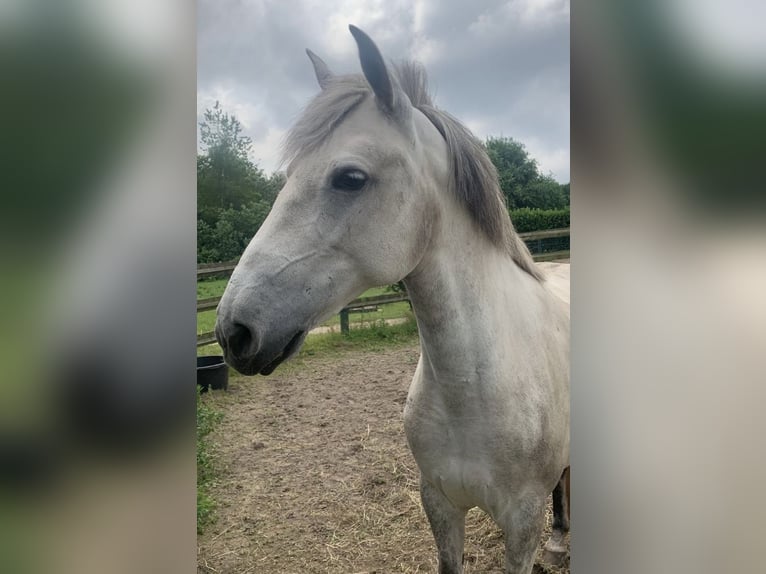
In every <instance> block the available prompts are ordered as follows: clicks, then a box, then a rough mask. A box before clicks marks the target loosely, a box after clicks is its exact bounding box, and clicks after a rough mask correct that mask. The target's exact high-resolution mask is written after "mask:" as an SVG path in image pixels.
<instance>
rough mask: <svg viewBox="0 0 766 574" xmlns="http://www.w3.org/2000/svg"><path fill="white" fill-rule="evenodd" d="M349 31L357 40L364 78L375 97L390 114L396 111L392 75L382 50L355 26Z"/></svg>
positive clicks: (350, 26)
mask: <svg viewBox="0 0 766 574" xmlns="http://www.w3.org/2000/svg"><path fill="white" fill-rule="evenodd" d="M348 29H349V30H351V34H352V35H353V36H354V40H356V45H357V46H358V48H359V60H360V61H361V63H362V71H363V72H364V77H365V78H367V82H369V84H370V87H371V88H372V91H373V92H374V93H375V97H376V98H377V99H378V102H380V104H381V106H382V107H383V108H384V109H386V110H388V111H389V112H392V111H394V108H395V100H396V97H395V96H396V94H395V91H394V83H393V81H392V78H391V75H390V74H389V73H388V68H387V67H386V63H385V62H384V61H383V56H381V54H380V50H378V47H377V46H376V45H375V42H373V41H372V39H371V38H370V37H369V36H368V35H367V34H365V33H364V32H362V31H361V30H360V29H359V28H357V27H356V26H354V25H349V27H348Z"/></svg>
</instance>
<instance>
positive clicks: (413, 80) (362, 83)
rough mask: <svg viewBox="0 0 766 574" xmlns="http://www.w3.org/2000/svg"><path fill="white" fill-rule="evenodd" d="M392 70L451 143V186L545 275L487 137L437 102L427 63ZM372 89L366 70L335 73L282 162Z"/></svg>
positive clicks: (315, 142) (485, 225)
mask: <svg viewBox="0 0 766 574" xmlns="http://www.w3.org/2000/svg"><path fill="white" fill-rule="evenodd" d="M392 71H393V73H394V75H395V76H396V79H397V80H398V83H399V86H400V87H401V88H402V90H403V91H404V93H405V94H406V95H407V97H408V98H409V100H410V102H411V103H412V106H413V107H414V108H416V109H418V110H420V112H421V113H423V115H425V116H426V118H428V120H429V121H430V122H431V123H432V124H433V125H434V127H435V128H436V129H437V130H438V131H439V133H440V134H441V135H442V137H443V138H444V141H445V142H446V143H447V150H448V152H447V153H448V154H449V157H450V164H451V165H452V174H451V182H450V183H451V185H450V187H451V190H452V193H454V194H455V196H456V197H457V199H458V200H459V201H460V203H462V204H463V206H465V208H466V209H467V210H468V212H469V213H470V214H471V216H472V217H473V219H474V221H475V222H476V224H477V225H478V226H479V228H480V229H481V230H482V232H483V233H484V234H485V235H486V237H487V238H488V239H489V240H490V241H491V242H492V243H493V244H494V245H496V246H497V247H499V248H501V249H502V250H504V251H505V252H506V253H508V254H509V255H510V257H511V259H512V260H513V261H514V262H515V263H516V264H517V265H518V266H519V267H520V268H521V269H522V270H524V271H526V272H527V273H529V275H531V276H532V277H534V278H535V279H537V280H538V281H542V280H543V274H542V272H541V271H540V270H539V269H538V268H537V266H536V265H535V263H534V260H533V259H532V256H531V255H530V254H529V249H527V246H526V244H525V243H524V242H523V241H522V240H521V238H520V237H519V236H518V234H517V233H516V231H515V230H514V228H513V223H512V222H511V218H510V215H509V214H508V209H507V206H506V203H505V197H504V196H503V193H502V191H501V190H500V184H499V182H498V177H497V170H496V169H495V166H494V164H493V163H492V161H491V160H490V159H489V156H488V155H487V152H486V150H485V148H484V146H483V145H482V143H481V142H480V141H479V140H478V139H477V138H476V137H475V136H474V135H473V134H472V133H471V132H470V131H469V130H468V128H466V127H465V126H464V125H463V124H462V123H461V122H460V121H459V120H458V119H456V118H455V117H453V116H452V115H451V114H449V113H447V112H445V111H443V110H440V109H439V108H437V107H436V106H434V104H433V100H432V98H431V95H430V93H429V91H428V82H427V76H426V72H425V69H424V68H423V66H422V65H420V64H418V63H416V62H401V63H399V64H396V65H394V66H393V68H392ZM371 94H372V91H371V90H370V86H369V84H368V83H367V80H366V79H365V78H364V76H362V75H361V74H360V75H348V76H334V77H333V78H331V80H330V81H329V82H328V84H327V85H326V86H325V88H324V89H323V90H322V91H321V92H320V93H319V94H318V95H317V96H316V97H315V98H314V99H313V100H311V102H309V104H308V106H307V107H306V108H305V110H304V111H303V113H302V114H301V116H300V118H299V119H298V121H297V122H296V123H295V125H294V126H293V128H292V129H291V130H290V131H289V132H288V134H287V137H286V138H285V140H284V144H283V146H282V164H285V163H288V164H289V163H292V162H294V161H295V160H297V159H298V158H300V157H302V156H304V155H305V154H307V153H309V152H311V151H313V150H315V149H316V148H317V147H319V145H321V143H322V142H324V141H325V140H326V139H327V138H328V137H329V136H330V134H331V133H332V132H333V130H334V129H335V128H336V127H337V126H338V125H339V124H340V123H341V122H342V121H343V120H344V118H346V117H347V116H348V115H349V114H350V113H351V112H352V111H353V110H354V109H355V108H356V107H357V106H358V105H359V104H360V103H361V102H362V101H363V100H364V99H365V98H366V97H368V96H370V95H371Z"/></svg>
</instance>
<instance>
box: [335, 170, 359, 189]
mask: <svg viewBox="0 0 766 574" xmlns="http://www.w3.org/2000/svg"><path fill="white" fill-rule="evenodd" d="M366 183H367V174H365V173H364V172H363V171H361V170H358V169H347V170H344V171H340V172H338V173H336V174H335V175H333V176H332V186H333V187H334V188H335V189H341V190H343V191H359V190H360V189H362V188H363V187H364V186H365V184H366Z"/></svg>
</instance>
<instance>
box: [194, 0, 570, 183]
mask: <svg viewBox="0 0 766 574" xmlns="http://www.w3.org/2000/svg"><path fill="white" fill-rule="evenodd" d="M348 24H355V25H357V26H359V27H360V28H362V29H363V30H364V31H365V32H367V33H368V34H369V35H370V36H371V37H372V38H373V40H374V41H375V42H376V44H377V45H378V47H379V48H380V50H381V52H382V53H383V56H384V57H385V58H387V59H389V60H394V61H396V60H401V59H407V58H409V59H416V60H419V61H420V62H421V63H423V64H424V65H425V67H426V69H427V71H428V74H429V78H430V84H431V90H432V92H433V93H434V94H435V101H436V105H437V106H439V107H440V108H442V109H444V110H446V111H448V112H450V113H452V114H453V115H454V116H456V117H457V118H459V119H460V120H462V121H463V122H464V123H465V124H466V125H468V127H469V128H470V129H471V130H472V131H473V132H474V134H476V135H477V136H478V137H480V138H482V139H483V138H485V137H487V136H489V135H493V136H501V135H502V136H508V137H512V138H514V139H516V140H519V141H521V142H522V143H524V144H525V145H526V146H527V149H528V150H529V152H530V153H531V155H532V157H534V158H535V159H536V160H537V161H538V163H539V165H540V167H541V169H542V171H543V172H544V173H551V174H552V175H553V176H554V177H555V178H556V180H558V181H559V182H562V183H565V182H568V181H569V0H509V1H505V2H503V1H499V0H498V1H495V0H478V1H475V2H466V1H464V0H438V1H437V0H340V1H327V0H324V1H323V0H282V1H279V0H200V1H199V2H198V35H197V37H198V40H197V47H198V50H197V62H198V63H197V66H198V76H197V90H198V94H197V95H198V101H197V108H198V110H197V111H198V115H199V116H200V117H201V115H202V112H203V111H204V110H205V108H208V107H212V105H213V104H214V103H215V101H216V100H218V101H220V102H221V105H222V106H223V108H224V109H225V110H226V111H227V112H230V113H233V114H234V115H236V116H237V118H238V119H239V120H240V121H241V122H242V124H243V126H244V128H245V132H246V133H247V135H249V136H250V137H251V138H252V140H253V153H252V158H253V160H254V161H255V162H256V163H257V164H258V165H259V167H261V168H263V169H264V170H265V171H266V172H271V171H273V170H275V169H276V167H277V161H278V159H277V158H278V156H279V146H280V143H281V141H282V138H283V137H284V135H285V132H286V130H287V129H288V128H289V127H290V125H291V124H292V122H293V121H294V120H295V119H296V117H297V115H298V113H299V112H300V110H301V109H302V107H303V106H304V105H305V104H306V103H307V101H308V100H309V99H310V98H311V97H312V96H313V95H314V94H316V93H317V92H318V90H319V88H318V86H317V84H316V80H315V78H314V73H313V71H312V67H311V64H310V62H309V60H308V58H307V57H306V54H305V49H306V48H310V49H311V50H313V51H314V52H316V53H317V54H318V55H319V56H321V57H322V58H323V59H324V60H325V62H327V64H328V65H329V66H330V68H331V69H332V70H333V71H334V72H336V73H355V72H360V67H359V60H358V53H357V48H356V43H355V42H354V39H353V37H352V36H351V34H350V33H349V31H348Z"/></svg>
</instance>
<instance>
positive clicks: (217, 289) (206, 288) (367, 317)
mask: <svg viewBox="0 0 766 574" xmlns="http://www.w3.org/2000/svg"><path fill="white" fill-rule="evenodd" d="M227 283H228V279H208V280H205V279H203V280H201V281H198V282H197V299H206V298H208V297H220V296H221V295H223V291H224V289H226V284H227ZM385 293H390V291H388V287H373V288H372V289H368V290H367V291H365V292H364V293H363V294H362V295H361V296H362V297H374V296H376V295H383V294H385ZM409 311H410V305H409V303H407V302H406V301H401V302H399V303H387V304H385V305H380V306H379V307H378V311H373V312H369V313H358V312H356V313H349V324H350V325H365V326H369V325H371V324H372V325H374V324H375V323H378V322H380V321H385V320H387V319H401V318H406V317H407V315H408V313H409ZM338 325H340V318H339V317H338V315H334V316H333V317H331V318H330V319H328V320H327V321H325V322H324V323H322V326H325V327H335V326H338ZM214 327H215V309H211V310H210V311H203V312H202V313H197V334H199V333H209V332H210V331H212V330H213V328H214Z"/></svg>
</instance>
